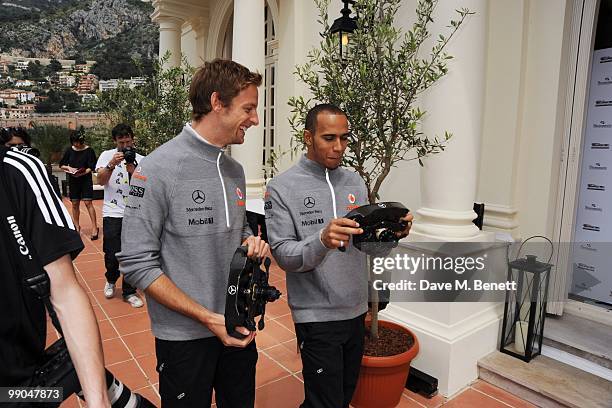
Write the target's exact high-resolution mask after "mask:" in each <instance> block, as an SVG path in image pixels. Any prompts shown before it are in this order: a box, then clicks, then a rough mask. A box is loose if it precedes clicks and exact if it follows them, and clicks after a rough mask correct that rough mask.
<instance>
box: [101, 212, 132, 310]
mask: <svg viewBox="0 0 612 408" xmlns="http://www.w3.org/2000/svg"><path fill="white" fill-rule="evenodd" d="M122 222H123V218H113V217H104V218H102V231H103V232H104V240H103V242H102V250H103V251H104V266H106V273H105V274H104V275H105V276H106V281H107V282H109V283H116V282H117V280H118V279H119V275H120V273H119V261H117V256H116V255H117V252H121V224H122ZM122 287H123V297H124V298H125V297H128V296H129V295H133V294H134V293H136V288H134V287H133V286H131V285H130V284H129V283H127V282H126V281H125V279H124V280H123V285H122Z"/></svg>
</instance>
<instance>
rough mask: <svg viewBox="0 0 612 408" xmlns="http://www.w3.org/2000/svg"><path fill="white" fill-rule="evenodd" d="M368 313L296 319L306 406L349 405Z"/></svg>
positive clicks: (332, 407)
mask: <svg viewBox="0 0 612 408" xmlns="http://www.w3.org/2000/svg"><path fill="white" fill-rule="evenodd" d="M364 319H365V314H363V315H361V316H358V317H356V318H354V319H350V320H340V321H335V322H315V323H296V324H295V332H296V335H297V341H298V345H299V347H300V355H301V356H302V366H303V369H302V375H303V376H304V394H305V399H304V402H303V403H302V405H301V407H302V408H341V407H342V408H346V407H348V406H349V404H350V402H351V399H352V398H353V392H355V387H356V385H357V377H358V376H359V368H360V367H361V357H362V355H363V342H364V334H365V329H364Z"/></svg>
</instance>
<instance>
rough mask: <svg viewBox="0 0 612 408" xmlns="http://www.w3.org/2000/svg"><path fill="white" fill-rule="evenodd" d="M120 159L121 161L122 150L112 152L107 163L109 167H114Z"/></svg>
mask: <svg viewBox="0 0 612 408" xmlns="http://www.w3.org/2000/svg"><path fill="white" fill-rule="evenodd" d="M122 161H123V153H122V152H117V153H115V154H113V157H112V158H111V159H110V160H109V161H108V165H109V166H110V167H115V166H116V165H118V164H119V163H121V162H122Z"/></svg>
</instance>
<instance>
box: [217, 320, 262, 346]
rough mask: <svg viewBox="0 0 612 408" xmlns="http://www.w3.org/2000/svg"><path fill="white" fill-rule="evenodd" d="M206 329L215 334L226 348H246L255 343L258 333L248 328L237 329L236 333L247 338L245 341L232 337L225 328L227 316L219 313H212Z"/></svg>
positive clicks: (240, 327)
mask: <svg viewBox="0 0 612 408" xmlns="http://www.w3.org/2000/svg"><path fill="white" fill-rule="evenodd" d="M206 327H208V329H209V330H210V331H211V332H213V333H214V335H215V336H217V337H218V338H219V340H221V342H222V343H223V345H224V346H227V347H240V348H244V347H246V346H248V345H249V343H250V342H252V341H253V339H254V338H255V336H256V335H257V333H256V332H250V331H249V330H248V329H247V328H246V327H242V326H239V327H236V331H237V332H238V333H241V334H244V335H245V336H246V337H245V338H244V339H242V340H241V339H237V338H235V337H232V336H230V335H229V334H228V333H227V329H226V328H225V316H223V315H221V314H218V313H211V314H210V316H209V317H208V321H207V323H206Z"/></svg>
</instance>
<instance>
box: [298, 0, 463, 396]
mask: <svg viewBox="0 0 612 408" xmlns="http://www.w3.org/2000/svg"><path fill="white" fill-rule="evenodd" d="M314 1H315V3H316V6H317V7H318V9H319V16H320V19H319V23H320V24H321V25H322V32H321V36H322V40H321V43H320V47H319V48H315V49H313V50H312V51H310V52H309V53H308V55H307V62H306V63H305V64H304V65H301V66H298V67H296V72H295V73H296V75H297V77H298V78H299V80H300V81H302V82H303V83H305V84H306V86H307V88H308V90H309V91H310V94H311V95H310V97H309V98H305V97H303V96H298V97H293V98H291V99H290V101H289V105H290V106H291V108H292V114H293V115H292V117H291V118H290V120H289V122H290V125H291V128H292V133H293V135H292V136H293V137H292V142H291V147H292V149H293V150H294V151H297V150H299V149H301V148H302V146H303V129H304V124H305V123H304V121H305V117H306V113H307V111H308V109H309V108H310V107H312V106H313V105H314V104H316V103H322V102H327V103H333V104H335V105H337V106H340V107H341V108H342V109H343V110H344V111H345V112H346V113H347V115H348V119H349V122H350V125H351V137H350V140H349V144H348V149H347V152H346V154H345V156H344V162H343V165H344V166H346V167H351V168H353V169H354V170H355V171H356V172H357V173H358V174H359V175H360V176H361V178H362V179H363V180H364V182H365V185H366V187H367V189H368V195H369V201H370V203H371V204H373V203H375V202H376V200H377V199H378V198H379V190H380V188H381V186H382V184H383V182H384V181H385V179H386V178H387V176H388V175H389V173H390V172H391V171H392V169H393V167H394V166H395V165H396V164H397V163H398V162H400V161H402V160H418V161H419V163H420V164H421V165H422V162H421V159H422V158H423V157H425V156H428V155H430V154H436V153H439V152H442V151H443V150H444V147H445V145H446V143H447V142H448V141H449V139H450V138H451V134H450V133H448V132H445V134H444V136H443V137H442V138H441V139H440V138H438V137H436V136H432V137H430V136H427V135H425V134H423V132H422V130H421V121H422V119H423V116H424V115H425V112H424V111H423V110H421V109H420V108H419V106H418V102H419V96H420V95H421V94H422V93H423V92H425V91H427V89H429V88H430V87H431V86H432V85H434V84H435V83H436V82H437V81H438V80H439V79H440V78H442V77H443V76H444V75H446V73H447V72H448V67H447V62H448V61H449V60H450V59H451V58H452V57H451V56H450V55H448V53H446V52H445V47H446V46H447V44H448V43H449V41H451V39H452V37H453V35H454V34H455V33H456V32H457V30H459V28H460V27H461V25H462V24H463V23H464V22H465V20H466V18H467V17H468V16H469V15H470V14H472V13H471V12H470V11H469V10H467V9H460V10H457V14H456V18H455V19H453V20H451V21H450V22H449V25H448V28H447V30H446V32H444V33H431V32H430V31H429V27H430V24H431V23H432V22H433V17H432V16H433V13H434V10H435V8H436V5H437V3H438V0H418V3H417V6H416V10H415V22H414V24H413V25H412V27H411V28H410V30H408V31H406V32H405V33H404V32H402V30H401V29H400V28H399V27H398V26H396V25H395V17H396V15H397V12H398V10H399V8H400V5H401V0H356V1H345V11H346V9H347V8H346V5H347V3H351V4H352V5H353V7H354V11H355V12H356V14H357V18H356V20H354V21H355V22H356V28H355V29H354V31H353V32H352V33H351V37H350V39H349V40H348V41H347V39H346V37H343V36H342V35H340V36H338V35H333V33H332V31H334V27H333V26H330V25H329V16H328V8H329V5H330V2H331V0H314ZM343 1H344V0H343ZM344 14H346V13H344ZM427 44H430V45H429V46H427ZM342 47H344V49H343V48H342ZM373 294H374V296H376V291H373ZM377 306H378V303H377V299H376V298H374V299H372V310H371V313H370V315H371V319H370V322H369V325H370V330H369V335H368V336H367V338H366V351H365V355H364V358H363V361H362V369H361V374H360V379H359V383H358V386H357V390H356V391H355V396H354V398H353V402H352V404H353V405H354V406H356V407H366V406H376V407H387V406H395V405H396V404H397V403H398V402H399V399H400V397H401V393H402V390H403V388H404V384H405V382H406V377H407V375H408V368H409V365H410V360H412V358H414V356H416V354H417V352H418V341H417V339H416V337H415V336H414V334H413V333H412V332H410V330H408V329H406V328H403V327H401V326H398V325H395V324H393V323H391V322H383V321H381V322H379V321H378V310H377ZM379 326H380V327H379ZM379 330H380V333H379ZM379 334H380V336H379ZM389 335H391V336H392V338H388V337H386V336H389ZM397 338H399V339H400V340H399V341H397ZM390 344H398V346H399V347H398V348H397V349H391V350H389V347H388V346H389V345H390ZM381 345H385V347H382V346H381ZM381 349H386V350H382V351H384V352H382V353H381ZM393 366H395V368H393ZM379 368H382V371H383V372H385V373H386V374H389V373H394V374H393V375H392V376H391V377H387V376H386V374H385V375H382V376H381V374H377V373H376V371H377V370H378V369H379ZM372 371H375V373H374V378H378V380H380V382H381V383H382V385H383V386H385V387H384V388H382V389H377V388H375V387H377V385H373V384H375V383H376V382H377V380H375V379H373V378H371V377H370V375H371V374H372ZM387 386H391V387H392V388H395V390H390V389H389V388H388V387H387ZM373 387H374V388H373ZM369 396H370V397H373V398H374V400H373V401H372V402H368V401H367V399H368V397H369Z"/></svg>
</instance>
